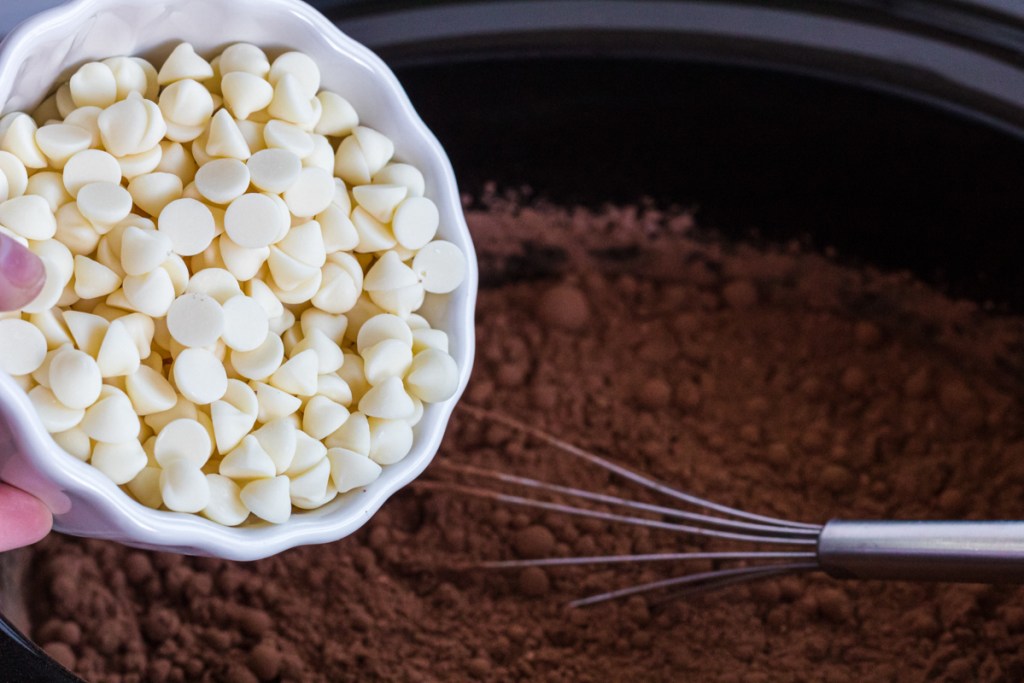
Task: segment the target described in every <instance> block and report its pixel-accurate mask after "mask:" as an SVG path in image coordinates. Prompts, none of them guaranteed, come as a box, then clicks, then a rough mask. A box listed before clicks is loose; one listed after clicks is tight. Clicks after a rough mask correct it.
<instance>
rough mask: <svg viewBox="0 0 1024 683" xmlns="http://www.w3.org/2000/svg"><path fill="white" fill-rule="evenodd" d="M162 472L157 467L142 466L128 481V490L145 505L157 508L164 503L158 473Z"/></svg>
mask: <svg viewBox="0 0 1024 683" xmlns="http://www.w3.org/2000/svg"><path fill="white" fill-rule="evenodd" d="M162 473H163V470H162V469H160V468H159V467H144V468H142V471H141V472H139V473H138V474H137V475H135V478H134V479H132V480H131V481H130V482H128V491H129V492H131V494H132V495H133V496H135V499H136V500H137V501H139V502H140V503H142V504H143V505H145V506H146V507H150V508H153V509H156V508H159V507H160V506H161V505H163V504H164V497H163V494H162V493H161V492H160V475H161V474H162Z"/></svg>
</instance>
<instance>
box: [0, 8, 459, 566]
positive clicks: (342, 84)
mask: <svg viewBox="0 0 1024 683" xmlns="http://www.w3.org/2000/svg"><path fill="white" fill-rule="evenodd" d="M182 40H184V41H188V42H190V43H192V44H193V45H194V46H195V48H196V50H197V51H199V52H200V53H207V54H209V53H213V52H216V51H217V50H219V49H222V48H224V47H226V46H227V45H229V44H231V43H235V42H240V41H244V42H249V43H253V44H255V45H259V46H261V47H263V48H264V49H266V50H267V51H268V52H269V53H270V54H271V55H273V54H275V53H279V52H283V51H286V50H300V51H302V52H305V53H306V54H308V55H310V56H311V57H313V59H314V60H316V62H317V63H318V64H319V66H320V70H321V72H322V80H323V87H324V88H326V89H329V90H333V91H335V92H338V93H340V94H341V95H343V96H344V97H345V98H347V99H348V100H349V101H350V102H351V103H352V105H353V106H354V107H355V109H356V111H357V112H359V115H360V119H361V120H362V121H363V122H364V123H365V124H366V125H369V126H371V127H374V128H376V129H378V130H380V131H381V132H383V133H384V134H385V135H387V136H389V137H390V138H391V139H392V140H394V142H395V150H396V153H395V154H396V158H399V159H401V160H402V161H406V162H408V163H411V164H413V165H414V166H416V167H417V168H419V169H420V170H421V171H422V172H423V175H424V177H425V178H426V182H427V192H426V194H427V196H428V197H430V198H431V199H433V200H434V201H435V202H436V203H437V206H438V208H439V210H440V214H441V228H440V231H439V236H440V237H442V238H444V239H447V240H449V241H452V242H454V243H455V244H457V245H458V246H459V247H460V248H461V249H462V251H463V252H464V253H465V254H466V258H467V259H468V262H469V264H468V266H469V267H468V270H467V277H466V281H465V283H464V284H463V285H462V286H460V287H459V288H458V289H457V290H456V291H455V292H453V293H452V294H451V295H449V296H447V297H443V298H441V297H434V301H428V304H427V305H425V307H424V309H425V310H424V311H421V313H424V315H425V316H426V317H427V318H428V319H429V320H430V322H431V324H432V325H433V326H435V327H440V328H441V329H444V330H446V331H447V332H448V334H449V337H450V339H451V353H452V355H453V356H454V358H455V361H456V362H457V363H458V366H459V368H460V371H461V377H460V383H459V389H458V391H457V392H456V395H455V396H453V397H452V398H451V399H449V400H448V401H446V402H444V403H438V404H433V405H430V406H427V409H426V412H425V413H424V416H423V419H422V421H421V422H420V424H419V425H418V426H417V428H416V440H415V444H414V446H413V449H412V452H411V453H410V454H409V455H408V456H407V457H406V458H405V459H404V460H403V461H401V462H400V463H397V464H394V465H390V466H388V467H385V468H384V473H383V474H382V475H381V477H380V478H379V479H378V480H377V481H376V482H374V483H373V484H371V485H369V486H367V487H366V488H365V489H360V490H357V491H353V492H350V493H348V494H344V495H342V496H339V497H338V498H336V499H335V500H334V501H333V502H331V503H329V504H328V505H326V506H324V507H323V508H320V509H319V510H314V511H305V512H303V511H297V512H296V513H295V514H294V515H293V516H292V519H291V520H290V521H288V522H287V523H285V524H281V525H276V526H273V525H262V526H248V527H243V528H228V527H224V526H220V525H218V524H214V523H213V522H210V521H208V520H206V519H204V518H202V517H199V516H197V515H186V514H181V513H175V512H166V511H158V510H152V509H149V508H146V507H144V506H142V505H140V504H139V503H137V502H135V501H134V500H132V499H131V498H130V497H129V496H128V495H127V494H125V493H124V492H123V491H121V490H120V489H119V488H118V487H117V486H115V485H114V484H113V483H112V482H110V480H108V479H107V478H106V477H105V476H104V475H103V474H101V473H100V472H99V471H98V470H96V469H94V468H93V467H92V466H90V465H87V464H85V463H83V462H81V461H79V460H77V459H75V458H74V457H72V456H71V455H69V454H68V453H66V452H64V451H63V450H62V449H61V448H60V447H59V446H57V444H56V443H54V441H53V439H51V438H50V436H49V434H47V432H46V430H45V429H44V428H43V425H42V424H41V423H40V421H39V420H38V418H37V417H36V416H35V413H34V411H33V408H32V406H31V404H30V403H29V401H28V399H27V397H26V396H25V394H24V393H23V392H22V391H21V390H20V389H19V388H18V387H17V386H16V385H15V384H14V382H13V381H12V380H11V379H10V378H9V377H7V376H6V375H5V374H4V373H0V427H6V432H8V433H7V434H4V433H3V432H4V430H3V429H0V479H2V480H4V481H7V482H10V483H11V484H13V485H15V486H18V487H20V488H23V489H24V490H26V491H29V492H31V493H34V494H35V495H37V496H39V497H40V498H42V499H43V500H44V501H45V502H46V503H47V504H48V505H49V507H50V509H51V510H53V512H54V519H55V528H56V529H57V530H59V531H63V532H66V533H69V534H75V535H78V536H88V537H95V538H105V539H111V540H116V541H120V542H122V543H125V544H128V545H133V546H138V547H143V548H151V549H158V550H166V551H174V552H181V553H188V554H195V555H214V556H220V557H225V558H229V559H238V560H253V559H258V558H261V557H266V556H269V555H273V554H275V553H278V552H281V551H282V550H286V549H288V548H291V547H294V546H297V545H304V544H310V543H325V542H328V541H334V540H337V539H339V538H342V537H344V536H346V535H348V534H350V533H352V532H353V531H355V530H356V529H358V528H359V527H360V526H362V525H363V524H364V523H365V522H366V521H367V520H368V519H369V518H370V517H371V515H373V513H374V512H376V511H377V509H378V508H379V507H380V506H381V504H382V503H384V501H385V500H387V498H388V497H389V496H391V495H392V494H393V493H394V492H395V491H397V490H398V489H400V488H401V487H402V486H404V485H405V484H407V483H409V482H410V481H412V480H413V479H415V478H416V477H417V476H418V475H419V474H420V473H421V472H422V471H423V470H424V469H425V468H426V466H427V465H428V464H429V463H430V461H431V459H432V458H433V457H434V454H435V453H436V452H437V449H438V446H439V445H440V443H441V437H442V435H443V433H444V429H445V426H446V425H447V423H448V419H449V417H450V416H451V412H452V410H453V408H454V407H455V403H456V401H457V400H458V398H459V396H460V395H461V394H462V391H463V389H464V388H465V386H466V382H467V381H468V379H469V373H470V369H471V367H472V364H473V347H474V333H473V315H474V305H475V301H476V287H477V267H476V259H475V255H474V251H473V245H472V242H471V240H470V237H469V231H468V229H467V228H466V222H465V218H464V217H463V214H462V207H461V203H460V201H459V193H458V189H457V188H456V184H455V177H454V175H453V173H452V169H451V164H450V163H449V162H448V158H447V156H446V155H445V153H444V150H442V149H441V146H440V144H439V143H438V142H437V139H436V138H435V137H434V136H433V135H432V134H431V133H430V131H429V130H427V128H426V126H425V125H424V124H423V121H422V120H421V119H420V118H419V116H418V115H417V114H416V112H415V110H414V109H413V107H412V105H411V104H410V102H409V99H408V97H407V96H406V94H405V92H404V91H403V90H402V87H401V85H399V83H398V80H397V79H396V78H395V76H394V74H393V73H391V71H390V70H389V69H388V68H387V66H385V65H384V63H383V62H382V61H381V60H380V59H379V58H377V57H376V56H375V55H374V54H373V53H371V52H370V51H369V50H367V49H366V48H364V47H363V46H361V45H359V44H358V43H356V42H355V41H353V40H351V39H350V38H348V37H346V36H345V35H344V34H342V32H341V31H339V30H338V28H337V27H336V26H334V25H333V24H332V23H331V22H329V21H328V20H327V19H326V18H324V17H323V16H322V15H321V14H320V13H319V12H317V11H316V10H314V9H313V8H311V7H310V6H309V5H306V4H305V3H303V2H301V0H246V2H244V3H243V2H238V1H237V0H75V1H74V2H71V3H69V4H67V5H64V6H61V7H57V8H54V9H52V10H48V11H46V12H43V13H41V14H39V15H37V16H35V17H33V18H31V19H29V20H28V21H26V22H25V23H24V24H22V25H21V26H19V27H18V28H16V29H15V30H14V31H13V32H11V33H10V34H9V35H8V36H7V38H6V39H5V40H4V42H3V43H2V44H0V103H2V106H0V109H2V111H3V112H5V113H6V112H9V111H17V110H30V109H31V108H33V107H34V106H35V105H36V104H38V103H39V102H40V101H41V100H42V99H43V98H44V97H45V96H47V95H48V94H49V93H50V91H51V90H52V88H53V86H54V84H56V83H57V82H59V81H62V80H64V79H67V78H68V77H69V76H70V74H71V73H72V72H73V71H74V69H75V68H77V67H78V66H79V65H80V64H82V63H83V62H86V61H89V60H94V59H99V58H105V57H110V56H113V55H141V56H145V57H147V58H150V59H152V60H154V61H157V62H159V61H160V60H162V59H163V58H164V57H166V55H167V54H168V53H169V52H170V50H171V49H172V47H173V45H174V44H176V43H177V42H179V41H182ZM430 298H432V297H431V295H428V299H430ZM5 437H6V438H5ZM4 440H6V441H7V442H8V443H4ZM3 523H4V520H0V524H3Z"/></svg>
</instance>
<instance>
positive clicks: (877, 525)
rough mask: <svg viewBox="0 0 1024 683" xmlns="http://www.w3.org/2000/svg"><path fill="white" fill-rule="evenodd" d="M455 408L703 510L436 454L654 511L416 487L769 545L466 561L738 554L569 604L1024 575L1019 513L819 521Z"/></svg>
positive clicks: (461, 472) (465, 471) (493, 476)
mask: <svg viewBox="0 0 1024 683" xmlns="http://www.w3.org/2000/svg"><path fill="white" fill-rule="evenodd" d="M461 410H462V411H463V412H464V413H466V414H468V415H470V416H472V417H474V418H477V419H480V420H486V421H490V422H495V423H499V424H503V425H505V426H507V427H510V428H512V429H513V430H516V431H519V432H521V433H523V434H526V435H527V436H529V437H532V438H535V439H537V440H539V441H542V442H544V443H546V444H548V445H550V446H553V447H555V448H557V449H559V450H561V451H563V452H564V453H567V454H569V455H571V456H574V457H576V458H579V459H581V460H583V461H586V462H588V463H590V464H592V465H595V466H597V467H600V468H603V469H605V470H607V471H609V472H611V473H613V474H615V475H617V476H619V477H622V478H624V479H626V480H628V481H630V482H632V483H634V484H637V485H640V486H643V487H645V488H648V489H650V490H652V491H655V492H657V493H659V494H662V495H664V496H667V497H669V498H672V499H674V500H675V501H678V504H682V505H686V506H690V507H695V508H698V509H701V510H703V512H694V511H690V510H681V509H677V508H676V507H667V506H663V505H654V504H650V503H644V502H640V501H635V500H629V499H627V498H620V497H618V496H612V495H607V494H601V493H595V492H592V491H586V490H583V489H579V488H576V487H572V486H564V485H561V484H555V483H551V482H545V481H541V480H538V479H532V478H529V477H524V476H518V475H514V474H508V473H505V472H498V471H495V470H490V469H483V468H479V467H473V466H468V465H458V464H454V463H450V462H439V463H438V464H437V467H438V468H439V469H441V470H445V471H448V472H450V473H453V474H455V475H457V476H460V477H469V478H473V479H482V480H487V481H492V482H497V483H501V484H507V485H512V486H516V487H521V488H526V489H530V490H532V491H535V492H538V493H546V494H553V495H557V496H561V497H564V498H575V499H578V500H582V501H590V502H592V503H599V504H602V505H604V506H608V507H613V508H621V509H626V510H632V511H635V512H639V513H647V514H652V515H656V516H657V517H656V518H652V517H641V516H637V515H635V514H619V513H613V512H607V511H604V510H598V509H593V508H588V507H581V506H578V505H569V504H565V503H560V502H553V501H550V500H543V499H540V498H533V497H527V496H522V495H513V494H509V493H503V492H500V491H496V490H492V489H488V488H482V487H480V486H477V485H468V484H461V483H457V482H453V481H447V480H446V481H437V480H434V481H424V482H420V483H419V484H418V486H419V487H421V488H427V489H433V490H444V491H451V492H455V493H459V494H462V495H466V496H471V497H475V498H484V499H489V500H493V501H498V502H501V503H504V504H509V505H517V506H524V507H530V508H534V509H541V510H548V511H551V512H558V513H564V514H568V515H575V516H580V517H589V518H592V519H599V520H604V521H607V522H616V523H624V524H632V525H638V526H645V527H649V528H653V529H664V530H668V531H675V532H680V533H684V534H690V535H694V536H702V537H708V538H713V539H720V540H726V541H735V542H743V543H746V544H755V545H765V546H771V547H772V548H778V549H773V550H736V551H724V552H674V553H652V554H640V555H599V556H591V557H557V558H540V559H527V560H503V561H488V562H480V563H476V564H474V565H473V566H475V567H481V568H491V569H512V568H523V567H557V566H569V565H587V564H615V563H639V562H657V561H721V562H727V561H733V562H741V563H743V564H742V566H738V567H731V568H723V569H715V570H712V571H702V572H698V573H690V574H685V575H683V576H676V577H672V578H667V579H662V580H659V581H653V582H650V583H644V584H641V585H636V586H630V587H627V588H621V589H618V590H613V591H608V592H605V593H600V594H597V595H592V596H589V597H585V598H581V599H578V600H575V601H573V602H571V603H570V605H571V606H574V607H582V606H585V605H593V604H595V603H599V602H603V601H606V600H613V599H616V598H621V597H625V596H629V595H636V594H639V593H647V592H651V591H658V590H664V589H675V592H673V593H671V595H669V596H668V598H667V599H671V598H675V597H679V596H681V595H692V594H694V593H699V592H706V591H711V590H717V589H720V588H724V587H726V586H730V585H734V584H738V583H744V582H749V581H755V580H760V579H767V578H771V577H776V576H780V575H783V574H793V573H799V572H812V571H821V572H825V573H826V574H828V575H830V576H832V577H834V578H841V579H851V578H856V579H893V580H909V581H948V582H959V583H1024V521H894V520H843V519H834V520H831V521H829V522H827V523H825V524H808V523H804V522H791V521H788V520H784V519H777V518H774V517H768V516H765V515H759V514H754V513H751V512H746V511H744V510H739V509H737V508H733V507H729V506H726V505H721V504H718V503H714V502H712V501H709V500H706V499H704V498H699V497H697V496H693V495H690V494H688V493H685V492H683V491H679V490H677V489H675V488H672V487H670V486H668V485H666V484H664V483H662V482H659V481H657V480H655V479H652V478H651V477H649V476H646V475H644V474H640V473H638V472H635V471H633V470H631V469H629V468H627V467H624V466H622V465H620V464H618V463H615V462H613V461H611V460H609V459H607V458H604V457H601V456H599V455H597V454H595V453H591V452H590V451H587V450H584V449H582V448H580V447H578V446H575V445H573V444H571V443H568V442H566V441H564V440H562V439H560V438H558V437H557V436H554V435H553V434H549V433H547V432H545V431H543V430H541V429H538V428H536V427H533V426H530V425H527V424H525V423H523V422H520V421H518V420H515V419H513V418H511V417H508V416H506V415H502V414H499V413H494V412H492V411H488V410H485V409H483V408H478V407H475V406H471V405H467V404H465V403H463V404H461ZM668 520H675V521H668Z"/></svg>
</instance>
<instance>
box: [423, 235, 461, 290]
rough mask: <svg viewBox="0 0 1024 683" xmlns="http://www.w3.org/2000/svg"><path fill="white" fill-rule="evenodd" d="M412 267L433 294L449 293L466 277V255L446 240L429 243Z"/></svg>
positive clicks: (426, 288) (424, 287)
mask: <svg viewBox="0 0 1024 683" xmlns="http://www.w3.org/2000/svg"><path fill="white" fill-rule="evenodd" d="M412 269H413V270H414V271H415V272H416V274H417V275H418V276H419V277H420V280H422V282H423V289H425V290H426V291H428V292H430V293H431V294H447V293H448V292H451V291H453V290H454V289H455V288H456V287H458V286H459V285H460V284H462V281H463V280H464V279H465V277H466V257H465V256H464V255H463V253H462V251H461V250H460V249H459V248H458V247H457V246H455V245H454V244H452V243H451V242H446V241H444V240H435V241H433V242H431V243H430V244H427V245H426V246H424V247H423V248H422V249H420V250H419V252H418V253H417V254H416V257H415V258H414V259H413V260H412Z"/></svg>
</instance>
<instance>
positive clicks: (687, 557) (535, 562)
mask: <svg viewBox="0 0 1024 683" xmlns="http://www.w3.org/2000/svg"><path fill="white" fill-rule="evenodd" d="M814 557H815V554H814V553H812V552H798V551H793V552H762V551H731V552H711V553H703V552H700V553H698V552H694V553H647V554H641V555H590V556H582V557H541V558H536V559H529V560H490V561H484V562H475V563H470V564H468V565H466V566H470V567H478V568H480V569H523V568H526V567H571V566H576V565H587V564H633V563H640V562H690V561H699V560H748V561H749V560H813V559H814Z"/></svg>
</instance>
